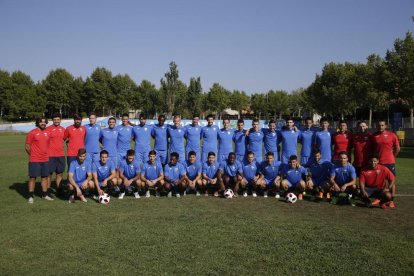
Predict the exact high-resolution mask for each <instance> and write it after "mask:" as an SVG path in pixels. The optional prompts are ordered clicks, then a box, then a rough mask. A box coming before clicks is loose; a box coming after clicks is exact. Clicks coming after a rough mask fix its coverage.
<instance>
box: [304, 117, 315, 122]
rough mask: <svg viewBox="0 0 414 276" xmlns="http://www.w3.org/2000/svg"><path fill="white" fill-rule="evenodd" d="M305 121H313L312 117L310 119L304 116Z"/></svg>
mask: <svg viewBox="0 0 414 276" xmlns="http://www.w3.org/2000/svg"><path fill="white" fill-rule="evenodd" d="M306 121H312V123H313V119H312V118H311V117H306V118H305V122H306Z"/></svg>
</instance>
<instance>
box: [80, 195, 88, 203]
mask: <svg viewBox="0 0 414 276" xmlns="http://www.w3.org/2000/svg"><path fill="white" fill-rule="evenodd" d="M79 199H80V201H82V202H85V203H86V202H88V201H87V200H86V198H85V197H84V196H83V195H81V196H80V197H79Z"/></svg>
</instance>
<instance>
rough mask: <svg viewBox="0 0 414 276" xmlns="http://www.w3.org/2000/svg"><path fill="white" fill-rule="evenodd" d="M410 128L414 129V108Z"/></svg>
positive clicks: (411, 112)
mask: <svg viewBox="0 0 414 276" xmlns="http://www.w3.org/2000/svg"><path fill="white" fill-rule="evenodd" d="M410 128H414V108H413V107H411V108H410Z"/></svg>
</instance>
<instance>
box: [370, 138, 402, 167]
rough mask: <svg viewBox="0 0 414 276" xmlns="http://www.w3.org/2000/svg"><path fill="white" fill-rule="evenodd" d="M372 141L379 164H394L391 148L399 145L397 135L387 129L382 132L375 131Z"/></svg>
mask: <svg viewBox="0 0 414 276" xmlns="http://www.w3.org/2000/svg"><path fill="white" fill-rule="evenodd" d="M372 141H373V144H374V147H375V152H376V153H377V154H378V157H379V162H380V163H381V164H395V157H394V152H393V149H394V148H396V147H400V143H399V142H398V138H397V135H395V134H394V133H393V132H390V131H388V130H385V131H383V132H380V131H377V132H375V133H374V134H373V135H372Z"/></svg>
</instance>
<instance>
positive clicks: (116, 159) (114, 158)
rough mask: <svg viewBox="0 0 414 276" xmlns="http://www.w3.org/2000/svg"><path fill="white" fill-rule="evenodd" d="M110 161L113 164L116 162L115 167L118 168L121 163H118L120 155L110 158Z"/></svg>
mask: <svg viewBox="0 0 414 276" xmlns="http://www.w3.org/2000/svg"><path fill="white" fill-rule="evenodd" d="M108 158H109V160H112V162H114V164H115V167H118V165H119V162H118V155H117V156H108Z"/></svg>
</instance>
